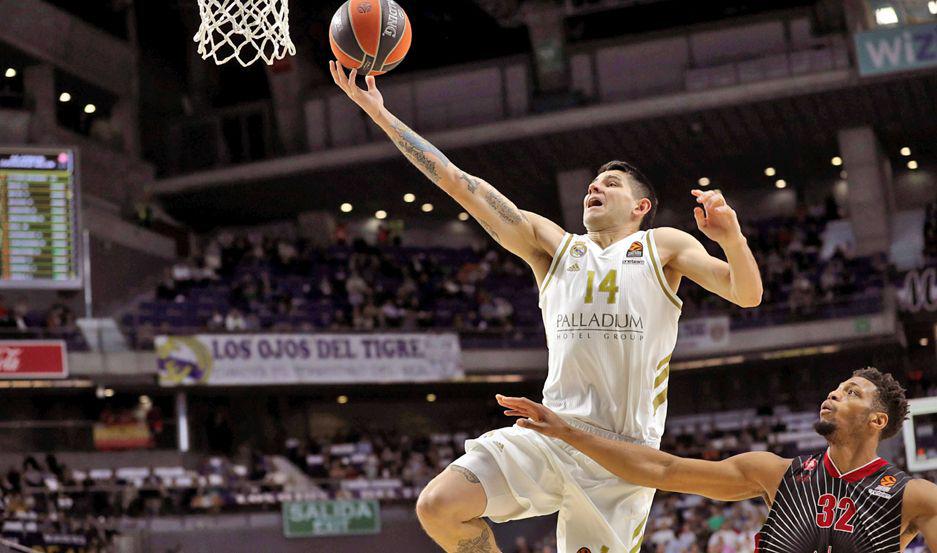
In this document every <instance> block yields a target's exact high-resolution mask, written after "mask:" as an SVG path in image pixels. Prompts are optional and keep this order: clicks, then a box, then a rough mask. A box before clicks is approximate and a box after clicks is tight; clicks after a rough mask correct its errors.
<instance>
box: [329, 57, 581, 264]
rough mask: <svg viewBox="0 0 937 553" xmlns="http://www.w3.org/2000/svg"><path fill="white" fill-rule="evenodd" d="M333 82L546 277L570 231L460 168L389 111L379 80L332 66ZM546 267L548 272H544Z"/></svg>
mask: <svg viewBox="0 0 937 553" xmlns="http://www.w3.org/2000/svg"><path fill="white" fill-rule="evenodd" d="M329 69H330V70H331V72H332V79H333V80H334V81H335V84H337V85H338V86H339V88H341V89H342V90H343V91H344V92H345V94H347V95H348V97H349V98H351V100H352V101H354V102H355V103H356V104H358V106H360V107H361V109H363V110H364V111H365V113H367V114H368V115H369V116H370V117H371V119H373V120H374V122H375V123H376V124H377V125H378V126H379V127H381V129H382V130H383V131H384V132H385V133H386V134H387V136H388V137H389V138H390V139H391V141H392V142H393V143H394V144H395V145H396V146H397V149H399V150H400V151H401V153H403V155H404V156H406V158H407V159H408V160H410V163H412V164H413V165H414V166H416V168H417V169H419V170H420V171H421V172H422V173H423V174H424V175H426V177H427V178H428V179H430V180H431V181H433V182H434V183H435V184H436V186H438V187H439V188H441V189H443V190H444V191H445V192H446V193H447V194H449V195H450V196H451V197H452V198H453V199H454V200H455V201H457V202H458V203H459V205H461V206H462V207H463V208H465V210H466V211H467V212H469V214H471V215H472V217H474V218H475V219H476V220H477V221H478V222H479V224H480V225H481V226H482V227H483V228H484V229H485V231H487V232H488V234H490V235H491V236H492V237H493V238H494V239H495V240H496V241H497V242H498V243H499V244H501V245H502V246H504V247H505V248H506V249H507V250H509V251H511V252H513V253H514V254H517V255H518V256H520V257H521V258H523V259H524V260H525V261H527V262H528V263H529V264H530V265H531V267H533V268H534V272H535V273H536V274H537V277H538V280H540V279H541V274H540V273H541V272H542V273H543V274H545V273H546V270H547V268H548V266H549V264H550V260H551V259H552V256H553V253H554V252H555V251H556V248H557V246H558V245H559V242H560V240H561V239H562V237H563V234H564V231H563V229H562V228H560V227H559V226H558V225H556V224H555V223H553V222H552V221H550V220H548V219H546V218H545V217H541V216H539V215H535V214H533V213H529V212H526V211H521V210H520V209H518V208H517V206H515V205H514V203H513V202H511V200H509V199H507V198H506V197H505V196H504V195H503V194H501V193H500V192H499V191H498V190H497V189H496V188H495V187H494V186H492V185H490V184H489V183H487V182H485V181H484V180H482V179H480V178H478V177H476V176H474V175H470V174H469V173H466V172H465V171H463V170H461V169H459V168H458V167H456V166H455V165H454V164H453V163H452V162H450V161H449V159H448V158H447V157H446V156H445V154H443V153H442V152H441V151H439V149H438V148H436V147H435V146H433V145H432V144H430V143H429V142H428V141H427V140H426V139H425V138H423V137H422V136H420V135H418V134H417V133H416V132H414V131H413V129H411V128H410V127H408V126H407V125H405V124H404V123H403V122H402V121H400V120H399V119H397V117H395V116H394V115H393V114H392V113H390V111H388V110H387V108H385V107H384V99H383V97H382V96H381V93H380V91H378V89H377V84H376V82H375V80H374V77H366V78H365V83H366V85H367V89H362V88H360V87H359V86H358V85H357V84H356V83H355V78H356V76H357V72H356V71H355V70H352V71H351V73H350V74H349V75H347V76H346V75H345V70H344V69H342V67H341V66H340V65H339V64H338V63H336V62H329ZM541 267H542V271H540V270H538V269H540V268H541Z"/></svg>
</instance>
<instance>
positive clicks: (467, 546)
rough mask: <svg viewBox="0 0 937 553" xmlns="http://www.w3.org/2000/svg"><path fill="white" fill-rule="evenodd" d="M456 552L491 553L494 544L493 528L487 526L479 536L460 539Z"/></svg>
mask: <svg viewBox="0 0 937 553" xmlns="http://www.w3.org/2000/svg"><path fill="white" fill-rule="evenodd" d="M456 547H457V549H456V553H491V552H492V551H494V549H492V547H493V544H492V543H491V529H490V528H488V526H487V525H486V526H485V529H484V530H483V531H482V533H481V534H480V535H479V536H478V537H477V538H469V539H467V540H459V544H458V545H457V546H456Z"/></svg>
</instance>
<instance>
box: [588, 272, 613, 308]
mask: <svg viewBox="0 0 937 553" xmlns="http://www.w3.org/2000/svg"><path fill="white" fill-rule="evenodd" d="M594 287H595V271H588V272H587V273H586V298H585V302H586V303H593V302H594V301H595V298H594V297H593V288H594ZM599 292H605V293H606V294H607V300H608V303H615V298H616V297H618V270H617V269H612V270H611V271H609V272H608V274H607V275H605V277H604V278H602V280H601V282H599ZM600 301H601V300H600Z"/></svg>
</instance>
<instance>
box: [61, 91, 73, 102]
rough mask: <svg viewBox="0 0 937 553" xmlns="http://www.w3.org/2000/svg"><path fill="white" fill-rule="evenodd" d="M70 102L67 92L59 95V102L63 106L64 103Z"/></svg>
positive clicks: (69, 95) (70, 97)
mask: <svg viewBox="0 0 937 553" xmlns="http://www.w3.org/2000/svg"><path fill="white" fill-rule="evenodd" d="M71 101H72V95H71V94H69V93H68V92H63V93H61V94H59V102H62V103H63V104H66V103H68V102H71Z"/></svg>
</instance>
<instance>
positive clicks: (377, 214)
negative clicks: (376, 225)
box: [374, 209, 387, 221]
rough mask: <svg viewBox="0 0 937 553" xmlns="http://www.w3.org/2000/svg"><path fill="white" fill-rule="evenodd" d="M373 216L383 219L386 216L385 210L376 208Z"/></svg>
mask: <svg viewBox="0 0 937 553" xmlns="http://www.w3.org/2000/svg"><path fill="white" fill-rule="evenodd" d="M374 218H375V219H380V220H382V221H383V220H384V219H386V218H387V212H386V211H384V210H383V209H379V210H377V212H376V213H375V214H374Z"/></svg>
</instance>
